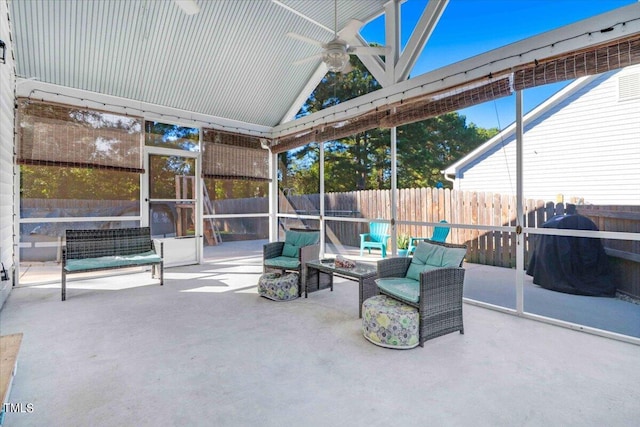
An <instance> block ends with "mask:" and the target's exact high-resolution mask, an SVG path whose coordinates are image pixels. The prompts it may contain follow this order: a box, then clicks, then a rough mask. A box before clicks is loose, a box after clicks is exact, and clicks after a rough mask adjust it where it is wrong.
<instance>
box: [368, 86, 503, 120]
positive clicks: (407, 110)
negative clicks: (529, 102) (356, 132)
mask: <svg viewBox="0 0 640 427" xmlns="http://www.w3.org/2000/svg"><path fill="white" fill-rule="evenodd" d="M511 93H512V90H511V84H510V82H509V77H504V78H501V79H495V80H494V79H490V80H488V81H487V82H486V84H481V85H478V86H475V87H472V88H454V89H452V90H450V91H448V92H446V93H441V94H435V95H434V96H433V97H431V99H430V100H422V101H419V102H410V103H407V102H403V103H401V104H395V105H391V108H395V114H389V115H388V116H387V117H386V118H385V119H383V120H382V121H381V122H380V127H394V126H401V125H406V124H409V123H413V122H418V121H420V120H425V119H427V118H429V117H436V116H439V115H441V114H445V113H448V112H450V111H456V110H461V109H463V108H466V107H470V106H472V105H477V104H480V103H482V102H487V101H491V100H493V99H497V98H501V97H503V96H508V95H511Z"/></svg>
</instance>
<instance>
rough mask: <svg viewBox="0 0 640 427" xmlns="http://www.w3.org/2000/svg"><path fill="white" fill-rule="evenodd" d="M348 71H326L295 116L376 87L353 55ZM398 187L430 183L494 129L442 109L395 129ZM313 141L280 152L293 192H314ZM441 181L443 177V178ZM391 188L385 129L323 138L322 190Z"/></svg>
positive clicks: (316, 169) (315, 158) (316, 168)
mask: <svg viewBox="0 0 640 427" xmlns="http://www.w3.org/2000/svg"><path fill="white" fill-rule="evenodd" d="M351 66H352V68H353V70H352V71H351V72H349V73H345V74H342V73H328V74H327V75H326V76H325V77H324V78H323V79H322V81H321V82H320V84H319V85H318V87H317V88H316V89H315V91H314V92H313V93H312V94H311V96H310V97H309V99H308V100H307V102H306V103H305V105H304V106H303V107H302V109H301V110H300V112H299V113H298V116H303V115H306V114H310V113H313V112H317V111H320V110H322V109H325V108H327V107H330V106H333V105H336V104H339V103H340V102H344V101H346V100H349V99H352V98H355V97H357V96H361V95H364V94H366V93H369V92H372V91H375V90H377V89H379V88H380V85H379V84H378V82H377V81H376V80H375V79H374V78H373V75H371V73H369V72H368V70H367V69H366V68H365V67H364V65H363V64H362V63H361V62H360V60H358V58H357V57H355V56H352V57H351ZM396 131H397V140H398V156H397V158H398V165H397V170H398V187H400V188H412V187H433V186H436V185H438V183H441V184H442V185H444V186H449V185H450V183H449V182H446V181H444V180H443V177H442V174H441V172H440V171H441V170H443V169H444V168H446V167H447V166H448V165H450V164H451V163H454V162H455V161H457V160H458V159H460V158H461V157H463V156H464V155H466V154H467V153H469V152H470V151H471V150H473V149H474V148H476V147H477V146H478V145H480V144H482V143H483V142H485V141H487V140H488V139H489V138H491V137H492V136H494V135H495V134H496V133H497V132H498V130H497V129H482V128H478V127H476V126H475V125H474V124H467V122H466V117H465V116H463V115H460V114H458V113H457V112H451V113H446V114H443V115H441V116H438V117H432V118H429V119H426V120H423V121H420V122H416V123H411V124H408V125H404V126H400V127H398V128H397V130H396ZM318 153H319V149H318V144H317V143H312V144H307V145H306V146H304V147H300V148H298V149H295V150H291V151H289V152H287V153H283V154H282V155H281V156H280V161H279V165H280V173H281V174H282V182H281V185H282V187H283V188H284V187H287V188H294V189H295V191H296V192H297V193H300V194H305V193H307V194H308V193H317V192H318V181H319V166H318V162H319V159H318V155H319V154H318ZM443 181H444V182H443ZM387 188H391V155H390V131H389V130H388V129H372V130H368V131H366V132H361V133H358V134H355V135H352V136H349V137H346V138H342V139H340V140H337V141H327V142H326V143H325V191H327V192H342V191H352V190H354V189H357V190H365V189H387Z"/></svg>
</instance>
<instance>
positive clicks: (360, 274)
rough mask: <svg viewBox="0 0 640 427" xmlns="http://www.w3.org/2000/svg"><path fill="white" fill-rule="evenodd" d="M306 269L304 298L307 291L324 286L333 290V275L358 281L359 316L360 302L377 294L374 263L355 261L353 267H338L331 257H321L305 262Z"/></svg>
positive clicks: (359, 314)
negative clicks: (320, 258)
mask: <svg viewBox="0 0 640 427" xmlns="http://www.w3.org/2000/svg"><path fill="white" fill-rule="evenodd" d="M306 270H307V271H306V277H305V279H306V280H305V281H304V282H305V283H304V284H303V286H304V297H305V298H307V294H308V293H309V292H314V291H318V290H321V289H326V288H331V290H332V291H333V276H338V277H343V278H345V279H349V280H354V281H356V282H358V285H359V288H360V291H359V294H360V304H359V307H358V316H359V317H362V302H363V301H364V300H366V299H367V298H369V297H372V296H374V295H377V294H378V287H377V286H376V284H375V282H374V280H375V279H376V277H377V276H378V271H377V267H376V266H375V265H371V264H365V263H363V262H356V266H355V267H353V268H340V267H336V266H335V264H334V263H333V260H332V259H323V260H315V261H309V262H307V263H306Z"/></svg>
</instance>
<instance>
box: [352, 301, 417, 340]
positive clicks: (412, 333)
mask: <svg viewBox="0 0 640 427" xmlns="http://www.w3.org/2000/svg"><path fill="white" fill-rule="evenodd" d="M362 333H363V334H364V337H365V338H366V339H367V340H369V341H371V342H372V343H374V344H375V345H379V346H380V347H388V348H398V349H408V348H414V347H416V346H417V345H418V341H419V340H418V309H416V308H414V307H411V306H409V305H406V304H403V303H401V302H399V301H396V300H394V299H392V298H388V297H387V296H386V295H376V296H373V297H371V298H369V299H367V300H365V302H364V303H362Z"/></svg>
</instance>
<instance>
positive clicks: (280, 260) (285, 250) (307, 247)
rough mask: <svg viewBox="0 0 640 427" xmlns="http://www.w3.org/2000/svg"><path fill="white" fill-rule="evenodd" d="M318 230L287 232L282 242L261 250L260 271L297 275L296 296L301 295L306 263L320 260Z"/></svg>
mask: <svg viewBox="0 0 640 427" xmlns="http://www.w3.org/2000/svg"><path fill="white" fill-rule="evenodd" d="M319 242H320V232H319V231H318V230H287V231H286V234H285V241H284V242H271V243H267V244H266V245H264V247H263V250H262V270H263V272H265V273H268V272H270V271H281V272H283V273H284V272H285V271H295V272H296V273H298V296H301V295H302V288H303V286H302V285H303V282H302V281H303V280H304V278H306V277H307V275H306V268H307V267H306V263H307V262H308V261H312V260H317V259H318V258H320V244H319Z"/></svg>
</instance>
